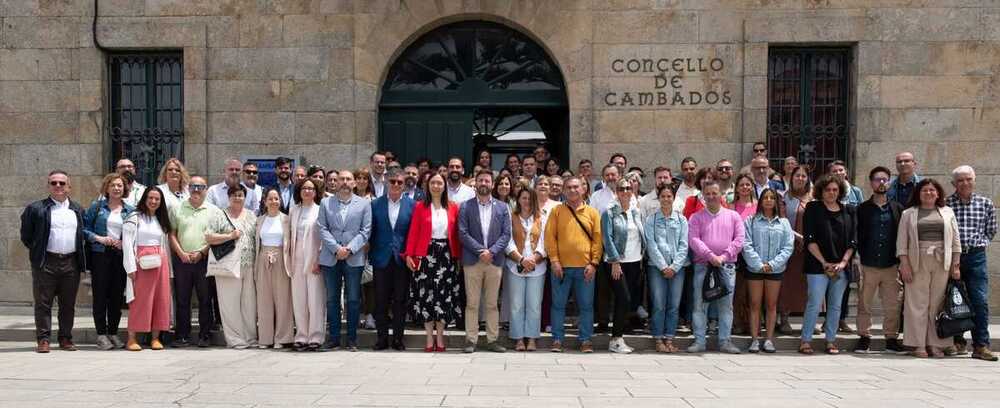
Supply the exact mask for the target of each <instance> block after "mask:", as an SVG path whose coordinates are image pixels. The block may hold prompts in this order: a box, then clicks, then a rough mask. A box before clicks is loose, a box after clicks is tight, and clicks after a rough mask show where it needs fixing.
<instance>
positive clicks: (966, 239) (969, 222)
mask: <svg viewBox="0 0 1000 408" xmlns="http://www.w3.org/2000/svg"><path fill="white" fill-rule="evenodd" d="M947 204H948V206H949V207H951V209H952V210H953V211H955V218H956V220H957V221H958V234H959V240H960V241H961V242H962V251H964V252H967V251H969V250H970V249H973V248H985V247H986V246H987V245H989V244H990V241H992V240H993V236H994V235H996V233H997V218H996V214H995V213H994V211H995V208H994V206H993V200H991V199H989V198H986V197H984V196H981V195H979V194H976V193H972V199H971V200H969V201H968V202H962V200H961V199H960V198H959V197H958V194H957V193H956V194H952V195H950V196H948V199H947Z"/></svg>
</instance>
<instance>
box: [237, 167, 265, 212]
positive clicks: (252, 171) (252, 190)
mask: <svg viewBox="0 0 1000 408" xmlns="http://www.w3.org/2000/svg"><path fill="white" fill-rule="evenodd" d="M258 177H259V171H258V170H257V164H255V163H254V162H246V163H243V182H242V183H243V187H245V188H246V189H247V197H246V200H245V202H244V203H243V207H244V208H246V209H248V210H250V211H252V213H253V214H254V215H256V214H257V212H258V210H259V209H260V196H261V194H263V193H264V189H263V188H262V187H261V186H260V184H257V178H258Z"/></svg>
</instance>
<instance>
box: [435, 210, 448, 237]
mask: <svg viewBox="0 0 1000 408" xmlns="http://www.w3.org/2000/svg"><path fill="white" fill-rule="evenodd" d="M447 238H448V208H447V207H443V208H439V209H433V208H431V239H447Z"/></svg>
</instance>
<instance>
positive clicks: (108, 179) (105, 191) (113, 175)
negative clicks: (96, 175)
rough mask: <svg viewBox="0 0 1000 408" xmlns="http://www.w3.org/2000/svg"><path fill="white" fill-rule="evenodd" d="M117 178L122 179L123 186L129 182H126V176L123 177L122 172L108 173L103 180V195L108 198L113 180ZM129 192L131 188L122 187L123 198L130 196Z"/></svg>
mask: <svg viewBox="0 0 1000 408" xmlns="http://www.w3.org/2000/svg"><path fill="white" fill-rule="evenodd" d="M115 180H121V181H122V186H123V187H124V186H125V184H127V183H125V177H122V175H121V174H118V173H108V174H106V175H105V176H104V179H103V180H101V195H102V196H104V198H108V187H110V186H111V182H112V181H115ZM128 193H129V189H127V188H124V189H122V198H128Z"/></svg>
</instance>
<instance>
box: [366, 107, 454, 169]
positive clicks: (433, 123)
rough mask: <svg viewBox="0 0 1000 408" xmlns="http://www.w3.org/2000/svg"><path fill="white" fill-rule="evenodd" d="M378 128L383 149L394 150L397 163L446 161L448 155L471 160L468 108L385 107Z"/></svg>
mask: <svg viewBox="0 0 1000 408" xmlns="http://www.w3.org/2000/svg"><path fill="white" fill-rule="evenodd" d="M379 127H380V129H379V134H380V135H382V138H381V140H382V144H381V148H382V150H389V151H392V152H393V153H395V154H396V157H397V158H398V160H399V162H400V163H404V164H405V163H411V162H416V161H417V160H419V159H421V158H423V157H427V158H429V159H431V161H433V162H434V163H445V162H446V161H447V160H448V158H449V157H451V156H458V157H461V158H462V160H463V161H464V162H465V163H472V162H473V160H472V110H471V109H406V110H395V109H386V110H383V111H382V112H380V120H379ZM467 170H468V169H467Z"/></svg>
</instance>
